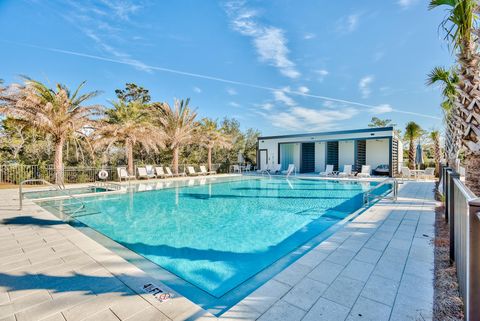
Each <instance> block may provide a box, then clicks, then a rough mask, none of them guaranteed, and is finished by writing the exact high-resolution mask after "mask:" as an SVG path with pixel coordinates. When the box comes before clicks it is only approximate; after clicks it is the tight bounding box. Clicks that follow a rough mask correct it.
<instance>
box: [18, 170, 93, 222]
mask: <svg viewBox="0 0 480 321" xmlns="http://www.w3.org/2000/svg"><path fill="white" fill-rule="evenodd" d="M35 182H38V183H43V184H46V185H48V186H51V187H53V188H54V189H55V190H57V191H60V192H61V193H63V194H64V195H65V196H67V197H70V198H71V199H73V200H76V201H78V202H79V203H80V204H81V205H80V207H79V208H77V209H76V210H75V211H73V212H72V213H71V215H73V214H75V213H76V212H77V211H79V210H80V209H82V208H85V203H84V202H83V201H82V200H80V199H79V198H77V197H75V196H73V195H71V194H69V193H66V192H65V189H62V188H61V187H60V186H55V185H54V184H52V183H50V182H49V181H46V180H44V179H39V178H32V179H26V180H24V181H21V182H20V185H19V187H18V194H19V205H20V210H22V208H23V195H24V194H25V193H24V192H23V189H22V186H23V185H24V184H25V183H35Z"/></svg>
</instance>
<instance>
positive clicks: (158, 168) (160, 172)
mask: <svg viewBox="0 0 480 321" xmlns="http://www.w3.org/2000/svg"><path fill="white" fill-rule="evenodd" d="M155 175H156V176H157V177H166V176H167V175H166V174H165V172H164V171H163V167H161V166H156V167H155Z"/></svg>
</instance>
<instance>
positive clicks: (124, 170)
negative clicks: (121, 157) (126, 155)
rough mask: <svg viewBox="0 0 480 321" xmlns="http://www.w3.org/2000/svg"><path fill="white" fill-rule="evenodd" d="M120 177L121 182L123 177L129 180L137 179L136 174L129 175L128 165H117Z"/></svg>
mask: <svg viewBox="0 0 480 321" xmlns="http://www.w3.org/2000/svg"><path fill="white" fill-rule="evenodd" d="M117 174H118V179H119V181H120V182H121V181H122V179H124V180H129V179H135V178H136V177H135V175H129V174H128V171H127V168H126V167H117Z"/></svg>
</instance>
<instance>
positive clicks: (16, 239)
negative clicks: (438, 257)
mask: <svg viewBox="0 0 480 321" xmlns="http://www.w3.org/2000/svg"><path fill="white" fill-rule="evenodd" d="M433 186H434V185H433V182H427V181H423V182H413V181H412V182H406V183H404V184H401V185H400V191H399V198H398V200H397V202H393V201H391V200H387V199H385V200H382V201H380V202H378V203H377V204H375V205H374V206H372V207H371V208H369V209H368V210H366V211H365V212H364V213H362V214H361V215H359V216H358V217H357V218H355V219H354V220H353V221H352V222H350V223H348V224H346V225H345V226H344V227H343V228H342V229H340V230H339V231H338V232H336V233H335V234H334V235H332V236H331V237H330V238H328V239H327V240H326V241H324V242H322V243H321V244H320V245H319V246H317V247H316V248H315V249H313V250H311V251H310V252H308V253H307V254H306V255H304V256H303V257H302V258H300V259H299V260H298V261H296V262H295V263H293V264H292V265H290V266H289V267H288V268H287V269H285V270H284V271H282V272H281V273H279V274H278V275H277V276H275V277H274V278H273V279H271V280H270V281H268V282H267V283H265V284H264V285H263V286H261V287H260V288H259V289H257V290H256V291H255V292H253V293H252V294H250V295H249V296H247V297H246V298H244V299H243V300H242V301H241V302H239V303H238V304H237V305H235V306H234V307H232V308H231V309H230V310H229V311H227V312H226V313H224V314H223V315H222V316H221V317H220V318H219V319H220V320H229V321H233V320H235V321H238V320H261V321H267V320H289V321H294V320H304V321H322V320H328V321H336V320H372V321H373V320H375V321H382V320H391V321H394V320H395V321H396V320H431V319H432V305H433V260H434V256H433V244H432V241H433V237H434V221H435V213H434V209H435V205H436V202H435V201H434V199H433V191H432V190H433ZM149 283H152V284H155V285H157V286H159V287H160V288H162V289H163V290H165V291H171V290H169V289H168V287H166V286H165V285H163V284H162V282H161V280H159V279H156V278H154V277H152V276H151V275H148V274H147V273H145V272H143V271H142V270H140V269H139V268H137V267H136V266H134V265H132V264H131V263H129V262H127V261H125V260H124V259H122V258H121V257H120V256H118V255H117V254H115V253H113V252H112V251H110V250H108V249H106V248H105V247H103V246H102V245H100V244H98V243H97V242H95V241H94V240H92V239H91V238H89V237H87V236H86V235H84V234H83V233H82V232H80V231H79V230H77V229H75V228H74V227H72V226H70V225H68V224H65V223H63V222H62V221H59V220H58V218H57V217H56V216H54V215H53V214H51V213H49V212H47V211H45V210H43V209H42V208H41V207H39V206H38V205H36V204H35V203H33V202H32V201H31V200H28V199H27V200H25V201H24V208H23V210H22V211H19V210H18V190H13V189H5V190H0V321H22V320H45V321H47V320H49V321H56V320H63V321H65V320H66V321H70V320H102V321H109V320H116V321H118V320H142V321H143V320H195V319H198V320H202V321H206V320H216V319H218V318H217V317H215V316H213V315H211V314H210V313H208V312H206V311H204V310H203V309H201V308H200V307H199V306H197V305H195V304H194V303H192V302H191V301H189V300H187V299H186V298H184V297H182V296H181V295H178V294H177V295H175V297H174V298H173V299H171V300H169V301H167V302H163V303H162V302H160V301H158V300H157V299H156V298H155V297H154V296H153V295H152V294H148V293H144V292H143V291H142V287H143V285H145V284H149ZM171 292H173V293H174V291H171Z"/></svg>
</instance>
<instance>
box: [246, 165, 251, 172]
mask: <svg viewBox="0 0 480 321" xmlns="http://www.w3.org/2000/svg"><path fill="white" fill-rule="evenodd" d="M251 170H252V164H247V166H245V172H250V171H251Z"/></svg>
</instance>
